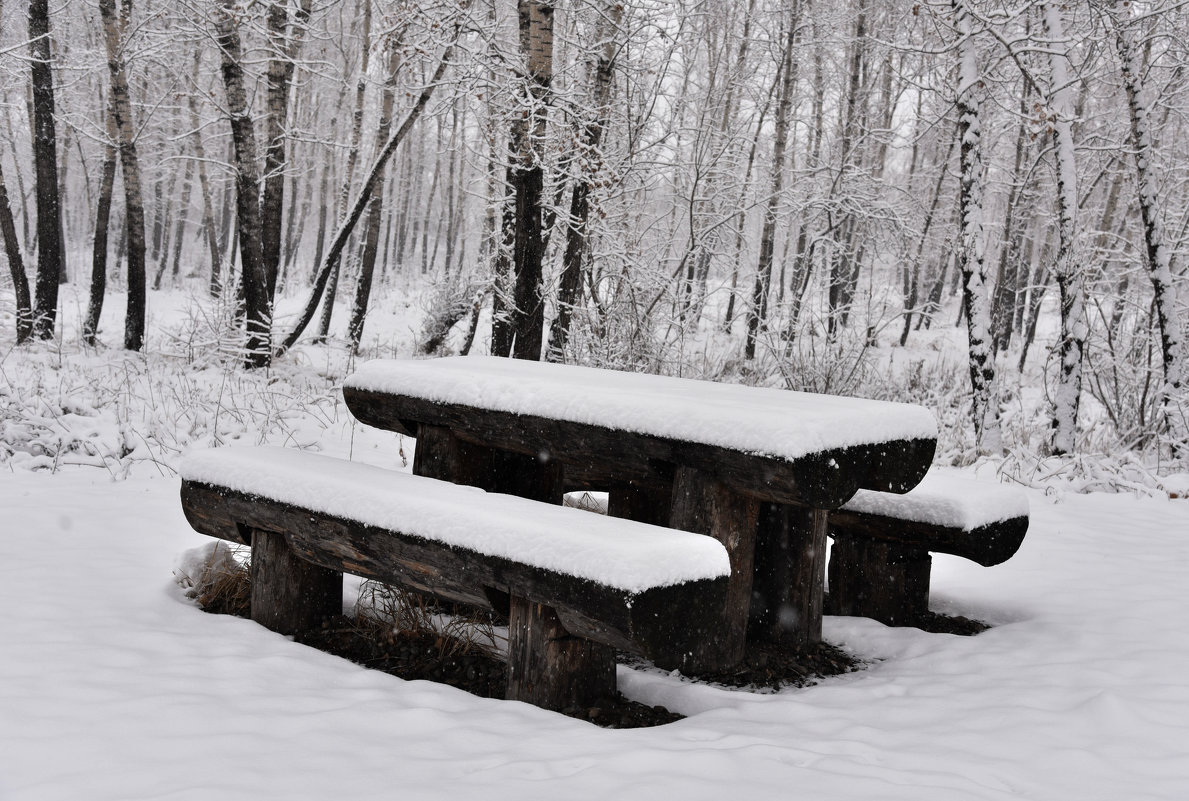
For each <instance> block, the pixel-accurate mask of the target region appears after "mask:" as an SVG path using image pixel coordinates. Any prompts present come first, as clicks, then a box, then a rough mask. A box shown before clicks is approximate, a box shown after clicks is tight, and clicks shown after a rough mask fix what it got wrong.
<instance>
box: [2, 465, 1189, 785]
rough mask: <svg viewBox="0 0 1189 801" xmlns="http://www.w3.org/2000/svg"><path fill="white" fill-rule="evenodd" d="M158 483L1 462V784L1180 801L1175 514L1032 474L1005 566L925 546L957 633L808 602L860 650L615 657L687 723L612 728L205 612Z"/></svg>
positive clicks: (1182, 704) (170, 487) (174, 515)
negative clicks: (843, 659)
mask: <svg viewBox="0 0 1189 801" xmlns="http://www.w3.org/2000/svg"><path fill="white" fill-rule="evenodd" d="M177 489H178V480H177V479H176V478H156V479H154V478H132V479H128V480H126V481H119V482H113V481H111V480H110V479H109V478H108V477H107V476H106V475H105V474H102V473H100V472H99V471H95V470H88V471H81V470H80V471H73V472H65V473H60V474H58V475H56V476H51V475H46V474H39V473H10V474H0V495H2V496H3V505H4V508H5V521H4V532H3V536H0V566H2V567H0V571H2V573H3V580H2V581H0V609H3V610H4V612H5V614H4V615H3V616H0V642H2V643H3V644H4V645H3V649H2V651H0V799H5V801H51V800H52V799H69V800H70V801H77V799H91V801H104V800H105V799H111V800H112V801H117V800H119V801H129V800H130V799H161V798H170V799H200V798H201V799H208V798H220V799H241V798H242V799H268V798H277V799H280V798H284V799H291V800H293V801H298V800H300V799H311V800H313V799H319V800H320V799H326V798H358V799H370V798H392V797H400V798H406V799H422V798H424V799H446V798H467V797H478V796H480V795H482V796H483V797H487V798H495V799H505V798H506V799H524V798H530V799H531V798H556V797H565V798H612V797H618V798H648V797H655V796H657V794H658V793H663V795H664V797H669V798H691V799H702V798H705V799H710V798H714V799H721V798H776V797H788V796H789V795H790V793H795V794H796V796H797V797H803V798H829V799H835V800H839V801H841V800H843V799H852V798H853V799H864V800H867V799H901V798H903V799H913V800H914V801H929V800H930V799H938V800H939V801H941V800H944V801H953V800H954V799H1007V798H1027V799H1044V800H1045V801H1052V800H1054V799H1077V800H1078V801H1089V800H1090V799H1103V800H1104V801H1106V800H1107V799H1110V801H1117V799H1122V798H1127V799H1182V798H1184V797H1186V792H1187V791H1189V673H1187V671H1186V669H1185V668H1186V666H1187V665H1189V629H1186V627H1185V626H1184V625H1183V620H1184V610H1185V595H1186V589H1185V586H1186V585H1185V581H1184V576H1185V574H1186V572H1187V571H1189V536H1187V535H1189V526H1186V522H1187V521H1189V506H1187V505H1186V504H1187V502H1186V501H1183V500H1164V501H1161V500H1152V499H1139V500H1137V499H1134V498H1131V497H1129V496H1126V495H1072V494H1070V495H1066V496H1065V497H1064V498H1063V499H1062V500H1061V501H1060V502H1057V503H1054V502H1053V501H1052V500H1050V499H1048V498H1046V497H1045V496H1044V495H1043V494H1042V493H1039V492H1035V491H1029V494H1030V500H1031V503H1032V514H1033V520H1034V522H1033V526H1032V530H1031V531H1030V533H1029V535H1028V538H1027V540H1026V541H1025V543H1024V546H1023V548H1022V549H1021V551H1020V553H1019V554H1017V555H1016V556H1015V557H1014V558H1013V559H1012V560H1010V561H1009V562H1007V563H1005V564H1003V565H1001V566H999V567H996V568H993V569H986V568H981V567H979V566H977V565H974V564H972V563H969V562H964V561H962V560H958V559H950V558H947V557H936V558H935V568H934V585H935V604H934V605H935V608H936V607H940V608H942V609H944V610H946V611H950V612H956V613H963V614H971V615H976V616H979V617H982V618H985V619H987V620H989V621H991V622H993V623H995V624H996V627H995V628H994V629H992V630H990V631H988V632H986V633H984V634H982V635H979V636H977V637H973V638H963V637H956V636H950V635H935V634H925V633H922V632H920V631H918V630H915V629H889V628H885V627H883V626H882V625H880V624H878V623H874V622H872V621H868V620H861V619H854V618H827V620H826V637H827V639H829V640H830V641H832V642H835V643H838V644H841V645H842V646H843V647H845V648H846V649H848V650H850V651H852V652H854V653H857V654H860V655H862V656H864V657H867V658H869V659H871V660H875V661H874V662H873V664H872V665H871V666H870V667H868V668H867V669H866V670H863V671H861V672H858V673H854V674H851V675H847V676H843V677H839V678H835V679H831V680H828V681H825V682H823V683H822V684H820V685H818V686H815V687H810V688H806V689H792V690H786V691H783V692H780V693H777V694H753V693H748V692H741V691H731V690H725V689H721V688H716V687H710V686H705V685H696V684H691V683H687V682H683V681H681V680H679V679H678V678H675V677H672V676H669V675H666V674H663V673H660V672H638V671H630V670H626V669H623V668H621V676H620V679H621V685H622V687H623V688H624V690H625V691H626V692H627V693H628V694H629V695H630V696H632V697H635V698H637V699H639V700H642V701H645V702H647V703H663V704H666V705H668V706H670V707H672V708H674V709H676V710H679V711H681V712H683V713H685V714H686V715H688V716H689V717H688V718H687V719H685V720H684V721H681V722H678V723H676V724H672V725H669V726H664V727H660V728H657V729H644V730H636V731H613V730H603V729H599V728H596V727H594V726H592V725H590V724H587V723H582V722H578V721H575V720H571V719H569V718H565V717H562V716H560V715H555V714H551V713H548V712H545V711H542V710H540V709H536V708H534V707H530V706H527V705H524V704H520V703H514V702H501V701H493V700H485V699H479V698H475V697H472V696H470V695H468V694H466V693H463V692H461V691H459V690H454V689H452V688H449V687H445V686H440V685H435V684H432V683H427V682H405V681H402V680H399V679H396V678H393V677H390V676H387V675H385V674H382V673H376V672H371V671H367V670H364V669H362V668H359V667H356V666H355V665H352V664H350V663H348V662H346V661H343V660H340V659H337V658H334V657H331V656H328V655H325V654H322V653H320V652H318V651H315V650H312V649H309V648H306V647H304V646H300V645H296V644H294V643H293V642H291V641H289V640H287V639H286V638H284V637H281V636H279V635H276V634H273V633H271V632H269V631H266V630H265V629H263V628H261V627H259V626H257V625H255V624H253V623H251V622H250V621H245V620H240V619H235V618H229V617H221V616H212V615H206V614H204V613H202V612H200V611H199V610H198V609H197V608H196V607H195V606H194V605H193V603H192V602H191V601H189V600H187V599H185V598H184V597H183V595H182V592H181V590H180V589H179V588H178V587H177V586H175V585H174V584H173V581H172V576H171V571H172V569H173V568H174V566H175V564H176V562H177V560H178V558H179V556H180V554H182V553H183V552H184V551H186V550H187V549H190V548H192V547H195V546H197V545H200V544H202V543H203V541H204V540H206V538H205V537H202V536H200V535H198V534H195V533H194V532H193V531H191V530H190V529H189V527H188V526H187V525H186V523H185V521H184V520H183V518H182V515H181V511H180V508H179V504H178V497H177Z"/></svg>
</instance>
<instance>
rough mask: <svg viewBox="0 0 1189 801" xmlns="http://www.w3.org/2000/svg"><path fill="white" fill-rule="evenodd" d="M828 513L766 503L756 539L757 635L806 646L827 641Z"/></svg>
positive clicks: (754, 620)
mask: <svg viewBox="0 0 1189 801" xmlns="http://www.w3.org/2000/svg"><path fill="white" fill-rule="evenodd" d="M827 524H828V512H826V510H824V509H810V508H808V507H803V506H788V505H785V504H776V503H765V504H762V505H761V508H760V518H759V526H758V529H759V530H758V533H757V541H756V578H755V592H754V593H753V596H752V608H751V621H750V623H751V627H752V634H753V636H756V637H759V638H762V639H767V640H773V641H777V642H782V643H785V644H787V645H791V646H793V647H794V648H798V649H805V648H809V647H812V646H815V645H817V644H818V643H820V642H821V640H822V607H823V599H824V594H825V575H826V530H827Z"/></svg>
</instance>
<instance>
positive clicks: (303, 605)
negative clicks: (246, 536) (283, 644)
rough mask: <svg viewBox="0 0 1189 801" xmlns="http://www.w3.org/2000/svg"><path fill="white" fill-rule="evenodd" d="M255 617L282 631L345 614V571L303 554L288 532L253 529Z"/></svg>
mask: <svg viewBox="0 0 1189 801" xmlns="http://www.w3.org/2000/svg"><path fill="white" fill-rule="evenodd" d="M251 575H252V620H255V621H256V622H257V623H259V624H260V625H262V626H264V627H265V628H268V629H272V630H273V631H277V632H280V633H281V634H296V633H297V632H300V631H308V630H310V629H313V628H316V627H317V626H318V625H319V624H320V623H321V622H322V621H323V620H324V619H325V618H327V617H331V616H333V615H339V614H342V611H343V574H342V573H340V572H338V571H337V570H330V569H328V568H325V567H320V566H318V565H315V564H311V563H309V562H307V561H305V560H304V559H302V558H300V557H298V556H297V554H295V553H294V552H293V549H292V548H290V547H289V544H288V543H287V542H286V541H285V535H283V534H277V533H275V532H271V531H261V530H260V529H252V570H251Z"/></svg>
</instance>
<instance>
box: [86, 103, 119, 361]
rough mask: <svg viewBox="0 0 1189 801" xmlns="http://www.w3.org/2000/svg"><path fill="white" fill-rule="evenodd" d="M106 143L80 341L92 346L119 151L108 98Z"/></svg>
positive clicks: (103, 285) (103, 280) (100, 303)
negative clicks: (85, 309) (89, 279)
mask: <svg viewBox="0 0 1189 801" xmlns="http://www.w3.org/2000/svg"><path fill="white" fill-rule="evenodd" d="M106 117H107V119H106V126H107V146H106V147H105V148H104V153H103V177H102V178H101V180H100V182H99V203H98V205H97V207H96V209H95V241H94V243H93V245H92V247H91V298H90V302H89V303H88V304H87V319H86V321H85V322H84V323H83V342H85V343H86V344H88V345H91V346H94V345H95V344H96V336H97V335H98V333H99V318H100V317H101V316H102V314H103V301H104V295H105V293H106V292H107V239H108V229H109V227H110V224H111V201H112V192H113V191H114V188H115V183H116V162H117V159H118V158H119V150H118V149H117V147H116V141H117V139H118V138H119V132H118V131H117V130H116V115H115V111H114V110H113V109H112V108H111V102H110V99H109V103H108V109H107V115H106Z"/></svg>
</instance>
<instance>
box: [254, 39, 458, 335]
mask: <svg viewBox="0 0 1189 801" xmlns="http://www.w3.org/2000/svg"><path fill="white" fill-rule="evenodd" d="M460 24H461V23H456V24H455V28H454V39H453V40H452V43H451V44H450V45H448V46H447V47H446V50H445V52H443V53H442V58H441V61H439V62H438V66H437V69H436V70H435V71H434V74H433V76H432V77H431V78H430V79H429V83H427V84H426V86H425V88H424V89H423V90H422V91H421V94H420V95H419V96H418V97H417V101H416V102H415V103H414V104H413V107H412V108H411V109H410V110H409V113H408V114H407V115H406V116H405V119H404V121H403V122H402V123H401V124H400V127H399V128H397V129H396V131H395V132H394V133H393V134H392V136H390V137H389V138H388V142H387V143H386V144H385V145H384V149H383V150H382V151H380V153H379V154H378V155H377V156H376V160H375V162H374V163H373V164H372V168H371V171H370V172H369V173H368V176H367V180H366V181H364V183H363V187H362V188H361V189H360V191H359V196H358V197H357V198H356V199H355V204H354V205H353V206H352V207H351V212H350V213H349V214H348V215H347V218H346V219H345V220H344V221H343V224H342V225H341V226H340V227H339V230H338V231H337V232H336V233H335V236H334V241H333V242H331V245H330V251H329V252H328V253H327V255H326V263H325V264H323V265H322V268H321V269H320V270H319V271H318V274H317V277H316V278H315V279H314V286H313V289H311V291H310V298H309V300H308V301H307V302H306V306H305V309H303V310H302V314H301V317H300V318H299V319H298V321H297V324H296V325H295V326H294V327H293V330H292V331H290V332H289V335H288V336H286V337H285V340H284V342H282V343H281V346H280V347H279V348H278V349H277V356H280V355H282V354H283V353H285V351H287V350H289V348H291V347H293V344H294V343H295V342H297V339H298V337H300V336H301V332H302V331H304V330H305V327H306V326H307V325H309V324H310V320H311V319H313V317H314V311H315V310H316V309H317V308H318V300H319V298H320V297H321V296H322V290H323V289H324V288H325V286H326V280H327V278H329V277H330V271H331V267H332V266H334V265H335V264H337V263H338V260H339V258H340V257H341V256H342V252H343V248H344V247H345V246H346V244H347V239H348V238H349V237H350V236H351V232H352V231H353V230H354V229H355V224H356V223H357V222H359V218H360V217H361V216H363V210H364V208H365V207H366V206H367V204H368V201H370V200H371V197H372V193H373V192H374V191H375V188H376V184H377V183H379V181H380V176H381V175H382V174H383V172H384V165H385V164H387V163H388V159H390V158H391V157H392V154H393V153H394V152H395V151H396V148H397V145H399V144H400V143H401V142H402V141H404V138H405V136H406V135H408V133H409V129H410V128H412V127H413V123H415V122H417V119H418V118H419V117H420V116H421V112H422V111H424V110H425V106H426V104H427V103H428V102H429V99H430V98H431V97H433V92H434V89H436V88H437V85H438V83H439V82H440V81H441V80H442V76H443V75H444V74H445V73H446V68H447V67H448V66H449V65H450V61H451V59H452V58H453V56H454V44H453V42H454V41H457V38H458V31H459V27H460Z"/></svg>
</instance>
